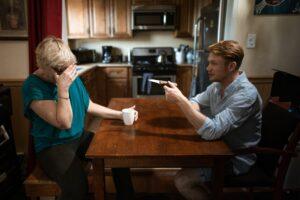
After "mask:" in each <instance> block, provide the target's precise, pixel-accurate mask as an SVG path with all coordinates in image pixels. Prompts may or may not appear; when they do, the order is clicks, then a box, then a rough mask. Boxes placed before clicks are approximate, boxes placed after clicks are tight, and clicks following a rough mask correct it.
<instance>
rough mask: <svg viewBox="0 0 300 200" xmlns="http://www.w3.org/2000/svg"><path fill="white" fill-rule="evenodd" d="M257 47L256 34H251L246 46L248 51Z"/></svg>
mask: <svg viewBox="0 0 300 200" xmlns="http://www.w3.org/2000/svg"><path fill="white" fill-rule="evenodd" d="M255 45H256V34H254V33H249V34H248V37H247V45H246V47H247V48H248V49H252V48H255Z"/></svg>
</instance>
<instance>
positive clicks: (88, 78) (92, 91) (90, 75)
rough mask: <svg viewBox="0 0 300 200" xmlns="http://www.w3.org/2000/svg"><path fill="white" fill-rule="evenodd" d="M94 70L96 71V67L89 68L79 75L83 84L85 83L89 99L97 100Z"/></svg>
mask: <svg viewBox="0 0 300 200" xmlns="http://www.w3.org/2000/svg"><path fill="white" fill-rule="evenodd" d="M95 71H96V69H91V70H89V71H87V72H85V73H84V74H82V75H81V76H80V77H81V80H82V82H83V84H84V85H85V88H86V90H87V91H88V93H89V95H90V99H91V100H92V101H93V102H97V101H98V94H97V84H96V73H95Z"/></svg>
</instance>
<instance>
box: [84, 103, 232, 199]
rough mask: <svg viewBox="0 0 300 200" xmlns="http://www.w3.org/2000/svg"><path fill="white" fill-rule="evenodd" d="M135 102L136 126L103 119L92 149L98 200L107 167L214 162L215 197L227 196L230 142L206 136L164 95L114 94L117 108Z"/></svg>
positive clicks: (209, 164)
mask: <svg viewBox="0 0 300 200" xmlns="http://www.w3.org/2000/svg"><path fill="white" fill-rule="evenodd" d="M133 105H135V106H136V110H137V111H138V112H139V118H138V120H137V121H136V122H135V123H134V124H133V125H127V126H126V125H124V124H123V122H122V121H121V120H111V119H105V120H102V122H101V124H100V128H99V130H98V131H97V132H96V134H95V136H94V138H93V140H92V142H91V144H90V146H89V148H88V151H87V153H86V156H87V157H88V158H91V159H92V163H93V171H94V177H93V184H94V188H95V199H96V200H104V199H105V174H104V169H105V168H106V167H108V168H119V167H122V168H123V167H126V168H127V167H128V168H151V167H153V168H154V167H160V168H164V167H165V168H169V167H182V168H192V167H195V168H200V167H210V168H212V169H213V178H212V194H213V195H214V199H222V188H223V178H224V165H225V162H226V161H227V160H228V159H229V158H230V157H231V156H232V151H231V150H230V149H229V147H228V146H227V145H226V144H225V143H224V142H223V141H222V140H214V141H205V140H203V139H201V137H200V136H199V135H198V134H197V132H196V131H195V129H194V127H193V126H192V125H191V124H190V123H189V122H188V120H187V119H186V118H185V116H184V113H183V112H182V111H181V110H180V108H179V107H178V106H177V105H176V104H175V103H171V102H168V101H166V100H165V99H163V98H113V99H112V100H111V101H110V103H109V107H110V108H113V109H116V110H121V109H122V108H127V107H131V106H133Z"/></svg>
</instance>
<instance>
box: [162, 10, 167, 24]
mask: <svg viewBox="0 0 300 200" xmlns="http://www.w3.org/2000/svg"><path fill="white" fill-rule="evenodd" d="M163 23H164V26H166V25H167V13H166V12H164V16H163Z"/></svg>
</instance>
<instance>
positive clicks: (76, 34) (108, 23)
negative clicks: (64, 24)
mask: <svg viewBox="0 0 300 200" xmlns="http://www.w3.org/2000/svg"><path fill="white" fill-rule="evenodd" d="M66 8H67V16H68V17H67V20H68V37H69V39H76V38H100V39H104V38H130V37H132V32H131V20H130V9H131V0H67V6H66Z"/></svg>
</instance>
